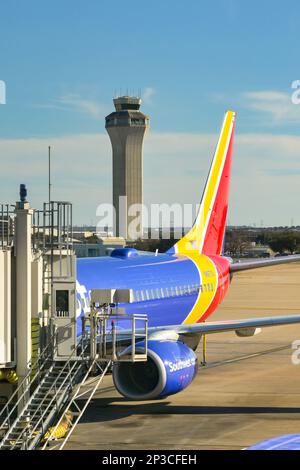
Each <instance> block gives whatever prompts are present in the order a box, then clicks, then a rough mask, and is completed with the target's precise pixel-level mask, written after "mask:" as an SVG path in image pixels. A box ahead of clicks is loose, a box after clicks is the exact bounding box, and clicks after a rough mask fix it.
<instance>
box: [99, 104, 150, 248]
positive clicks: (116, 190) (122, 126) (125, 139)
mask: <svg viewBox="0 0 300 470" xmlns="http://www.w3.org/2000/svg"><path fill="white" fill-rule="evenodd" d="M114 105H115V108H116V111H115V112H113V113H111V114H109V115H108V116H106V118H105V128H106V130H107V132H108V134H109V137H110V140H111V145H112V151H113V205H114V208H115V212H116V220H115V225H114V234H115V235H116V236H122V237H124V238H125V239H128V240H134V239H137V238H142V237H143V220H142V213H141V210H140V211H137V210H136V208H137V206H135V207H134V206H133V205H136V204H138V205H142V203H143V140H144V135H145V132H146V129H147V127H149V117H148V116H146V115H145V114H143V113H141V112H140V106H141V99H140V98H139V97H135V96H120V97H118V98H115V99H114ZM140 207H142V206H140ZM130 208H131V210H130ZM130 211H132V212H131V214H130ZM132 213H135V215H132ZM129 214H130V215H129ZM138 215H139V220H137V216H138ZM131 222H132V224H131V225H130V223H131ZM130 228H131V229H130Z"/></svg>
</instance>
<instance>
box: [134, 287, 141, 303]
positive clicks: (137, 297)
mask: <svg viewBox="0 0 300 470" xmlns="http://www.w3.org/2000/svg"><path fill="white" fill-rule="evenodd" d="M135 298H136V300H137V302H139V301H140V294H139V291H138V290H137V291H136V293H135Z"/></svg>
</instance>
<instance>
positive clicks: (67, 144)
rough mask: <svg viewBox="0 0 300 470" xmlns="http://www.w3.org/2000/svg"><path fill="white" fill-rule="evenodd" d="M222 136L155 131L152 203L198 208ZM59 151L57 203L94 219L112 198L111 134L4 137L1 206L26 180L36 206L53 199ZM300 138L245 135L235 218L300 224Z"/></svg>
mask: <svg viewBox="0 0 300 470" xmlns="http://www.w3.org/2000/svg"><path fill="white" fill-rule="evenodd" d="M216 141H217V135H214V134H185V133H182V134H180V133H149V134H148V136H147V137H146V138H145V145H144V193H145V202H146V203H147V204H150V203H151V202H153V203H157V202H166V203H175V202H179V203H193V204H197V203H198V202H199V200H200V198H201V194H202V190H203V185H204V184H205V179H206V175H207V172H208V169H209V165H210V161H211V158H212V154H213V152H214V148H215V144H216ZM48 145H51V146H52V177H53V181H52V183H53V198H55V199H56V200H59V199H61V200H70V201H72V202H73V204H74V219H75V222H76V223H78V222H82V223H90V222H91V219H92V220H93V221H94V222H95V213H96V207H97V206H98V204H100V203H103V202H105V203H106V202H110V201H111V192H112V189H111V179H112V178H111V172H112V164H111V146H110V142H109V138H108V136H107V135H105V134H84V135H76V136H65V137H57V138H52V139H47V138H32V139H16V140H8V139H0V155H1V163H2V164H1V175H2V178H1V185H0V202H13V201H14V200H16V199H17V198H18V186H19V184H20V183H26V184H27V185H28V189H29V198H30V201H31V202H32V205H33V206H34V207H41V205H42V202H43V201H44V200H47V177H48V174H47V171H48V167H47V164H48V163H47V151H48ZM299 155H300V137H298V136H289V135H272V134H239V135H237V137H236V141H235V146H234V159H233V175H232V184H231V196H230V213H229V220H230V222H231V223H234V224H244V223H251V222H256V223H258V224H259V223H260V220H261V219H262V220H264V223H265V224H266V225H273V224H278V225H280V224H284V225H287V224H289V223H290V220H291V218H292V217H293V218H294V222H295V223H297V224H300V211H299V198H300V193H299V191H300V190H299V181H300V176H299V172H300V158H299Z"/></svg>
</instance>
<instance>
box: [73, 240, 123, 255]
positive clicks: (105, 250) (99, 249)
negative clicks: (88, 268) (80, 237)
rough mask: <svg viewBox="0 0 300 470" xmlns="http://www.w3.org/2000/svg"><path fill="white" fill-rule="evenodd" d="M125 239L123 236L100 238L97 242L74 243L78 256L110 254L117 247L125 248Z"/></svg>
mask: <svg viewBox="0 0 300 470" xmlns="http://www.w3.org/2000/svg"><path fill="white" fill-rule="evenodd" d="M124 246H125V240H124V238H121V237H104V238H99V242H97V243H74V244H73V249H74V251H75V254H76V256H77V257H78V258H93V257H96V256H109V255H110V253H111V251H112V250H114V249H115V248H123V247H124Z"/></svg>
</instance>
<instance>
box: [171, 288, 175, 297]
mask: <svg viewBox="0 0 300 470" xmlns="http://www.w3.org/2000/svg"><path fill="white" fill-rule="evenodd" d="M174 295H175V291H174V288H173V287H171V296H172V297H174Z"/></svg>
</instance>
